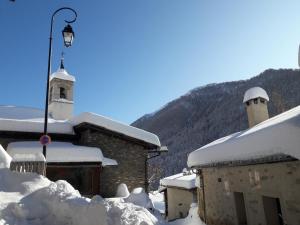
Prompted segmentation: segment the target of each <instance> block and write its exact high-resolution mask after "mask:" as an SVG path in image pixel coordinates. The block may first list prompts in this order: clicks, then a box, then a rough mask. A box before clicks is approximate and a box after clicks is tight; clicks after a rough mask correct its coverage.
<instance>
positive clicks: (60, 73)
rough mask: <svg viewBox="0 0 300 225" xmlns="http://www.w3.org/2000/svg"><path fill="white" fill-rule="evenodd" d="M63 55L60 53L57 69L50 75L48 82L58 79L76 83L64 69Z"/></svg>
mask: <svg viewBox="0 0 300 225" xmlns="http://www.w3.org/2000/svg"><path fill="white" fill-rule="evenodd" d="M63 55H64V54H63V53H62V56H61V59H60V66H59V69H58V70H57V71H56V72H54V73H52V74H51V75H50V81H51V80H52V79H54V78H58V79H61V80H69V81H73V82H75V81H76V79H75V77H74V76H72V75H71V74H69V73H68V72H67V70H66V69H65V66H64V57H63Z"/></svg>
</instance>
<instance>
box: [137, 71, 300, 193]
mask: <svg viewBox="0 0 300 225" xmlns="http://www.w3.org/2000/svg"><path fill="white" fill-rule="evenodd" d="M254 86H260V87H262V88H264V89H265V90H266V91H267V93H268V95H269V97H270V102H269V103H268V109H269V114H270V117H272V116H275V115H277V114H279V113H281V112H284V111H286V110H288V109H290V108H293V107H295V106H297V105H299V104H300V89H299V87H300V71H299V70H292V69H279V70H274V69H268V70H266V71H264V72H263V73H261V74H259V75H258V76H255V77H253V78H251V79H248V80H240V81H233V82H225V83H219V84H209V85H207V86H203V87H198V88H195V89H193V90H191V91H190V92H188V93H187V94H185V95H183V96H181V97H179V98H178V99H175V100H174V101H172V102H170V103H168V104H167V105H165V106H164V107H163V108H161V109H160V110H158V111H156V112H154V113H152V114H147V115H145V116H143V117H141V118H140V119H138V120H136V121H135V122H133V123H132V125H133V126H136V127H139V128H142V129H144V130H147V131H150V132H153V133H155V134H157V135H158V136H159V138H160V140H161V142H162V144H163V145H167V146H168V148H169V152H168V153H167V154H162V155H161V156H160V157H157V158H155V159H152V160H150V162H149V177H152V178H153V182H152V184H151V185H152V188H156V187H157V185H158V181H159V178H161V177H164V176H168V175H172V174H175V173H178V172H181V171H182V169H183V168H185V167H187V165H186V161H187V156H188V154H189V153H190V152H191V151H193V150H195V149H198V148H200V147H201V146H203V145H205V144H207V143H209V142H211V141H213V140H215V139H218V138H220V137H223V136H226V135H228V134H231V133H234V132H237V131H240V130H244V129H247V128H248V121H247V114H246V110H245V106H244V105H243V96H244V93H245V91H246V90H247V89H249V88H251V87H254Z"/></svg>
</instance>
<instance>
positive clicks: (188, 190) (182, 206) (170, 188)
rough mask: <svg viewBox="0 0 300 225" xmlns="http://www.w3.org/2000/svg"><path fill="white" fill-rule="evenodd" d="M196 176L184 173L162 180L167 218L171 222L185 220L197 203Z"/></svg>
mask: <svg viewBox="0 0 300 225" xmlns="http://www.w3.org/2000/svg"><path fill="white" fill-rule="evenodd" d="M195 180H196V174H193V173H189V172H183V173H179V174H175V175H172V176H170V177H165V178H163V179H161V180H160V186H161V187H162V188H161V191H163V192H164V199H165V216H166V218H168V220H169V221H171V220H176V219H180V218H185V217H187V215H188V214H189V209H190V207H191V204H192V203H194V202H197V192H196V186H195Z"/></svg>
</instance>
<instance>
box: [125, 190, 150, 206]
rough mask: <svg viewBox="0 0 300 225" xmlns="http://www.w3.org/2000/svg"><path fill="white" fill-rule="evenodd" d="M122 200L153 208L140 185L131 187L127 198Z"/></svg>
mask: <svg viewBox="0 0 300 225" xmlns="http://www.w3.org/2000/svg"><path fill="white" fill-rule="evenodd" d="M124 201H125V202H129V203H133V204H135V205H138V206H141V207H144V208H146V209H153V205H152V202H151V200H150V198H149V196H148V195H147V194H146V192H145V191H144V189H143V188H141V187H139V188H135V189H133V191H132V192H131V193H130V195H129V196H128V198H126V199H124Z"/></svg>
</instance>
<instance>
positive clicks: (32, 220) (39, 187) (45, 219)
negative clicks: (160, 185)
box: [0, 169, 164, 225]
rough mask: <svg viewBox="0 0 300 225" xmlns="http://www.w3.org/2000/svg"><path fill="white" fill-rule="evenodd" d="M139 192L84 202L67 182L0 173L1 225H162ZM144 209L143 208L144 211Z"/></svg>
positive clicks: (28, 174)
mask: <svg viewBox="0 0 300 225" xmlns="http://www.w3.org/2000/svg"><path fill="white" fill-rule="evenodd" d="M149 201H150V200H149V197H148V195H147V194H146V193H145V192H144V191H143V189H142V188H137V189H135V190H134V191H133V192H132V193H131V194H130V195H129V196H128V197H127V198H114V199H103V198H102V197H101V196H94V197H93V198H92V199H88V198H84V197H82V196H81V195H80V193H79V192H78V191H77V190H75V189H74V188H73V187H72V186H71V185H70V184H69V183H67V182H66V181H57V182H51V181H49V180H48V179H47V178H45V177H43V176H41V175H37V174H34V173H18V172H12V171H10V170H9V169H0V225H40V224H43V225H162V224H164V222H163V221H162V220H161V219H157V218H156V217H155V216H154V215H153V214H151V213H150V212H149V211H148V210H147V209H146V208H145V207H148V208H151V204H149ZM143 206H145V207H143Z"/></svg>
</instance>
